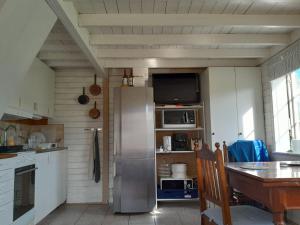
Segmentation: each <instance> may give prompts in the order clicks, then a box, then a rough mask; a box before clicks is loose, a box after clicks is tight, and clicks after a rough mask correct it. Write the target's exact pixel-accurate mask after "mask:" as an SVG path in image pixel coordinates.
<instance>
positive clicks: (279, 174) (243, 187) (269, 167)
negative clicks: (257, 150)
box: [225, 161, 300, 225]
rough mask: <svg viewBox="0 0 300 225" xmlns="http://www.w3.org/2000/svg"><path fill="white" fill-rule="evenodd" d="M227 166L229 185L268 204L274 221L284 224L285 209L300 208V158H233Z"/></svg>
mask: <svg viewBox="0 0 300 225" xmlns="http://www.w3.org/2000/svg"><path fill="white" fill-rule="evenodd" d="M289 164H290V165H289ZM225 167H226V172H227V174H228V179H229V185H230V186H231V187H232V188H234V189H237V190H238V191H240V192H242V193H243V194H244V195H246V196H247V197H249V198H251V199H253V200H255V201H257V202H259V203H261V204H263V205H264V206H266V207H267V208H268V209H269V210H270V211H271V213H272V214H273V223H274V224H275V225H285V216H284V215H285V214H284V213H285V211H286V210H289V209H300V161H298V162H297V161H292V162H288V161H274V162H254V163H253V162H247V163H240V162H233V163H227V164H226V165H225Z"/></svg>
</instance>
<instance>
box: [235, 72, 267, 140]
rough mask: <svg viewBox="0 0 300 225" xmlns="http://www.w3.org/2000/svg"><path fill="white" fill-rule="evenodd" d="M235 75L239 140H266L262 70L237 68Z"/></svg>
mask: <svg viewBox="0 0 300 225" xmlns="http://www.w3.org/2000/svg"><path fill="white" fill-rule="evenodd" d="M235 73H236V89H237V110H238V127H239V129H238V133H239V138H240V139H246V140H253V139H264V119H263V102H262V86H261V70H260V68H258V67H237V68H235Z"/></svg>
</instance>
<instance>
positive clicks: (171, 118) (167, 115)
mask: <svg viewBox="0 0 300 225" xmlns="http://www.w3.org/2000/svg"><path fill="white" fill-rule="evenodd" d="M162 127H163V128H196V112H195V110H193V109H176V110H171V109H165V110H163V111H162Z"/></svg>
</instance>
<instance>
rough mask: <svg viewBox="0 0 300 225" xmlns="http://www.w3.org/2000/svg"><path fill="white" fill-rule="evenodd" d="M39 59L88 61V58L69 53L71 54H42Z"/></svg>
mask: <svg viewBox="0 0 300 225" xmlns="http://www.w3.org/2000/svg"><path fill="white" fill-rule="evenodd" d="M38 58H39V59H41V60H69V61H70V60H86V57H85V56H84V55H83V54H82V53H80V52H78V53H76V52H75V53H74V52H73V53H69V52H43V51H42V52H40V53H39V54H38Z"/></svg>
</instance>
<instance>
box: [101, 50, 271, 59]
mask: <svg viewBox="0 0 300 225" xmlns="http://www.w3.org/2000/svg"><path fill="white" fill-rule="evenodd" d="M269 55H270V52H269V49H262V48H259V49H254V48H251V49H244V48H243V49H237V48H235V49H174V48H167V49H151V48H148V49H98V57H99V58H185V59H189V58H266V57H268V56H269Z"/></svg>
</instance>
